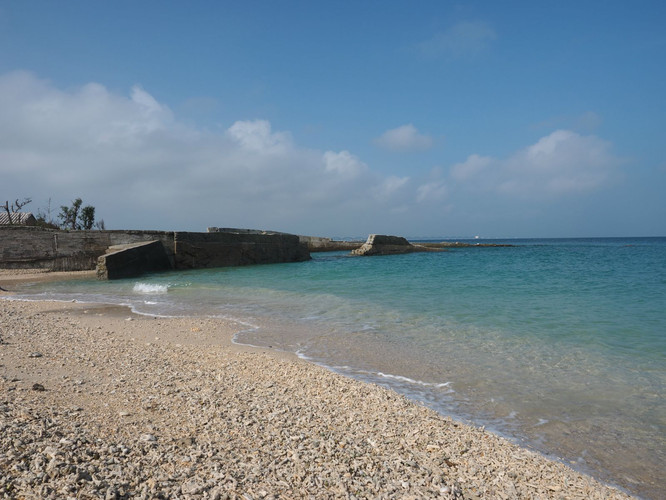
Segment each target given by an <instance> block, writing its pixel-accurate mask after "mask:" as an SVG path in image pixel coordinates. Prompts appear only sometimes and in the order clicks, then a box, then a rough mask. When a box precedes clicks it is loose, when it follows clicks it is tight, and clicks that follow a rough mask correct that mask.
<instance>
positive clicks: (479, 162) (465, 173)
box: [451, 154, 493, 181]
mask: <svg viewBox="0 0 666 500" xmlns="http://www.w3.org/2000/svg"><path fill="white" fill-rule="evenodd" d="M492 161H493V160H492V158H490V157H489V156H479V155H476V154H474V155H470V156H469V157H468V158H467V160H465V161H464V162H462V163H457V164H455V165H454V166H453V167H451V177H453V178H454V179H456V180H459V181H464V180H465V179H469V178H470V177H473V176H475V175H478V174H479V173H480V172H481V171H482V170H483V169H485V168H486V167H488V166H489V165H490V164H491V163H492Z"/></svg>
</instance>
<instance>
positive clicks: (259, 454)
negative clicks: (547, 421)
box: [0, 271, 630, 498]
mask: <svg viewBox="0 0 666 500" xmlns="http://www.w3.org/2000/svg"><path fill="white" fill-rule="evenodd" d="M74 276H75V275H74ZM54 277H55V278H57V279H62V276H54V275H52V274H39V275H38V276H35V275H30V274H17V273H7V272H6V271H3V272H0V287H2V288H6V289H11V286H12V284H13V283H16V282H17V281H19V280H36V279H42V278H44V279H52V278H54ZM0 294H2V295H4V296H7V295H9V294H8V293H6V292H0ZM0 312H1V314H0V339H1V340H2V344H0V390H1V391H2V400H1V401H0V425H2V429H3V432H0V440H1V441H2V442H1V443H0V470H2V471H3V474H1V475H0V492H2V494H3V495H5V496H8V497H10V498H12V497H21V496H24V497H35V498H48V497H52V498H62V497H65V496H72V497H77V496H85V497H94V498H118V497H139V496H141V495H143V496H144V497H154V496H159V495H163V496H165V497H176V496H178V497H181V498H236V497H242V496H243V495H245V496H246V498H277V497H282V498H303V497H313V498H314V497H316V498H322V497H331V498H340V497H342V498H345V497H348V498H353V497H367V498H432V497H443V498H630V497H629V496H628V495H626V494H624V493H623V492H621V491H618V490H617V489H614V488H611V487H608V486H605V485H603V484H601V483H599V482H597V481H596V480H594V479H593V478H591V477H589V476H586V475H584V474H581V473H579V472H577V471H574V470H572V469H570V468H569V467H567V466H565V465H564V464H562V463H559V462H555V461H551V460H548V459H546V458H544V457H543V456H541V455H539V454H537V453H534V452H531V451H529V450H526V449H523V448H520V447H518V446H516V445H514V444H512V443H510V442H508V441H507V440H505V439H502V438H500V437H498V436H496V435H494V434H491V433H489V432H486V431H485V430H483V429H477V428H473V427H470V426H467V425H464V424H461V423H458V422H455V421H453V420H451V419H450V418H446V417H442V416H441V415H439V414H437V413H436V412H434V411H432V410H430V409H427V408H424V407H422V406H419V405H418V404H415V403H413V402H410V401H407V400H406V399H405V398H404V397H402V396H399V395H397V394H395V393H394V392H392V391H389V390H386V389H383V388H380V387H377V386H374V385H369V384H364V383H362V382H358V381H354V380H351V379H348V378H345V377H342V376H340V375H336V374H335V373H332V372H330V371H327V370H325V369H323V368H321V367H319V366H316V365H313V364H310V363H307V362H304V361H301V360H298V359H297V358H296V357H295V356H290V355H285V354H277V353H275V352H272V351H271V350H267V349H263V350H260V349H253V348H244V347H239V346H235V345H232V343H231V338H232V335H233V334H234V332H235V331H236V329H237V325H236V324H235V323H233V322H231V321H225V320H221V319H206V318H168V319H165V318H152V317H146V316H138V315H133V314H131V313H130V312H129V311H128V310H127V309H126V308H123V307H115V306H100V305H90V304H76V303H56V302H22V301H7V300H0ZM40 386H41V387H43V388H44V389H45V390H43V391H42V390H40V389H41V387H40Z"/></svg>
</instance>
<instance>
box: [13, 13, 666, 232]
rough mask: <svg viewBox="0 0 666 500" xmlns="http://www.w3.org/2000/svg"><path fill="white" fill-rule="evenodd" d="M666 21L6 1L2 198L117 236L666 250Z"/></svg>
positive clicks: (660, 17)
mask: <svg viewBox="0 0 666 500" xmlns="http://www.w3.org/2000/svg"><path fill="white" fill-rule="evenodd" d="M665 26H666V3H664V2H657V1H637V2H632V3H631V4H630V3H629V2H613V1H604V2H593V1H590V2H579V1H578V2H573V1H571V2H569V1H562V2H548V3H546V2H533V1H531V2H491V1H486V2H475V1H460V2H442V1H433V2H427V1H422V2H396V1H377V2H370V1H369V2H357V1H354V2H345V1H336V2H269V1H265V2H259V1H244V2H203V1H200V2H149V1H144V2H124V1H115V2H88V1H86V2H83V1H67V2H50V1H44V2H42V1H31V0H26V1H22V2H18V1H0V175H1V180H0V198H1V200H0V201H3V202H4V200H6V199H9V200H12V199H15V198H23V197H31V198H32V199H33V202H32V204H31V205H30V208H31V209H32V210H33V211H37V209H42V210H45V209H46V207H47V204H48V200H49V198H51V200H52V202H51V203H52V206H53V207H55V208H57V207H58V206H59V205H62V204H68V203H69V202H70V201H71V200H72V199H74V198H76V197H82V198H83V199H84V202H85V203H89V204H92V205H94V206H96V207H97V213H98V216H99V217H101V218H103V219H104V221H105V223H106V226H107V228H144V229H179V230H205V228H206V227H207V226H222V227H251V228H262V229H274V230H282V231H288V232H295V233H304V234H313V235H321V236H365V235H367V234H368V233H389V234H399V235H405V236H409V237H422V236H448V237H464V236H474V235H480V236H482V237H569V236H622V235H646V236H653V235H666V197H665V196H664V192H665V191H666V154H665V153H666V138H665V135H666V134H665V132H666V91H665V90H664V89H666V29H664V27H665ZM56 211H57V210H56ZM54 215H55V214H54Z"/></svg>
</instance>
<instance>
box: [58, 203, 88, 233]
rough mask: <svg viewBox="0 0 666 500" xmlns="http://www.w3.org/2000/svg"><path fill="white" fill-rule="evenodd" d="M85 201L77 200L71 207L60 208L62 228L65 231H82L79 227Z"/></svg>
mask: <svg viewBox="0 0 666 500" xmlns="http://www.w3.org/2000/svg"><path fill="white" fill-rule="evenodd" d="M82 203H83V200H81V198H77V199H76V200H74V201H73V202H72V206H71V207H67V206H65V205H61V206H60V215H58V217H59V218H60V220H61V221H62V224H61V225H62V227H63V228H65V229H81V226H80V225H79V210H80V209H81V204H82Z"/></svg>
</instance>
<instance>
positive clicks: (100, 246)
mask: <svg viewBox="0 0 666 500" xmlns="http://www.w3.org/2000/svg"><path fill="white" fill-rule="evenodd" d="M150 240H159V241H161V242H162V244H163V245H164V248H165V250H166V252H167V255H168V256H169V259H170V262H171V263H172V265H173V262H174V260H173V259H174V250H173V248H174V245H173V240H174V233H173V232H167V231H61V230H58V229H45V228H39V227H25V226H5V227H0V267H2V268H9V269H21V268H40V269H49V270H51V271H86V270H90V269H95V266H96V265H97V259H98V257H99V256H100V255H102V254H104V253H105V252H106V250H107V248H109V247H110V246H113V245H127V244H133V243H140V242H144V241H150Z"/></svg>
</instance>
